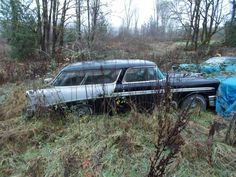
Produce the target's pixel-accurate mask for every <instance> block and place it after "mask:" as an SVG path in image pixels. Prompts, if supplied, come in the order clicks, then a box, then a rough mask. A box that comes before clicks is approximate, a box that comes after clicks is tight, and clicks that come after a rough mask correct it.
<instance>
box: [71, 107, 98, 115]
mask: <svg viewBox="0 0 236 177" xmlns="http://www.w3.org/2000/svg"><path fill="white" fill-rule="evenodd" d="M72 111H73V112H75V113H76V115H77V116H78V117H83V116H86V115H92V114H93V110H92V108H91V106H89V105H75V106H73V108H72Z"/></svg>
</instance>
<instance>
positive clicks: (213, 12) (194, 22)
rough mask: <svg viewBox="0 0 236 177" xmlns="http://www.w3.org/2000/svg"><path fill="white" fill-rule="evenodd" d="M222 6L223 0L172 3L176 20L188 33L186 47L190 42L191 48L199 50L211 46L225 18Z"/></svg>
mask: <svg viewBox="0 0 236 177" xmlns="http://www.w3.org/2000/svg"><path fill="white" fill-rule="evenodd" d="M222 4H223V0H179V1H178V4H177V3H172V9H171V10H172V12H173V14H174V15H175V19H177V20H178V21H179V22H180V23H181V24H182V26H183V27H184V29H185V30H186V33H187V43H186V46H188V45H189V42H190V46H192V47H193V48H194V49H195V50H197V48H198V47H199V46H200V45H209V42H210V40H211V38H212V36H213V35H214V34H215V33H216V32H217V31H218V30H219V25H220V24H221V23H222V22H223V19H224V18H225V15H223V13H222V9H223V5H222ZM185 17H188V18H187V19H186V18H185ZM201 22H202V24H201Z"/></svg>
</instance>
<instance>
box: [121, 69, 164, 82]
mask: <svg viewBox="0 0 236 177" xmlns="http://www.w3.org/2000/svg"><path fill="white" fill-rule="evenodd" d="M140 68H141V69H142V68H154V69H155V68H156V69H158V67H157V66H141V67H140V66H138V67H130V68H128V69H127V70H126V71H125V74H124V76H123V78H122V84H135V83H148V82H155V81H162V80H163V79H164V78H163V79H158V78H157V79H154V80H148V81H134V82H127V81H125V77H126V74H127V72H128V70H130V69H140ZM157 77H158V76H157Z"/></svg>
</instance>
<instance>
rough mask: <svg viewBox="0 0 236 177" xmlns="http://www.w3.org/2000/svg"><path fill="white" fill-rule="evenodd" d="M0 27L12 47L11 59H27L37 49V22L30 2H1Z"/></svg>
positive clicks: (1, 0)
mask: <svg viewBox="0 0 236 177" xmlns="http://www.w3.org/2000/svg"><path fill="white" fill-rule="evenodd" d="M0 4H1V5H0V25H1V33H2V35H3V37H5V38H7V40H8V43H9V44H10V46H11V53H10V54H11V57H12V58H14V59H25V58H27V57H29V56H32V54H33V53H34V50H35V48H37V45H38V44H37V31H36V25H37V24H36V20H35V17H34V13H33V11H32V9H30V5H31V3H30V2H27V3H25V2H24V1H20V0H0Z"/></svg>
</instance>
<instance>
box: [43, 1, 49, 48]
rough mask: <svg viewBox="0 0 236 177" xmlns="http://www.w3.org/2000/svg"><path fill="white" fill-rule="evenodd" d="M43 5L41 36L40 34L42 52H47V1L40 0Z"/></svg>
mask: <svg viewBox="0 0 236 177" xmlns="http://www.w3.org/2000/svg"><path fill="white" fill-rule="evenodd" d="M42 4H43V34H42V51H44V52H48V50H47V48H46V46H47V45H46V40H47V39H46V36H47V27H48V3H47V0H42Z"/></svg>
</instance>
